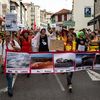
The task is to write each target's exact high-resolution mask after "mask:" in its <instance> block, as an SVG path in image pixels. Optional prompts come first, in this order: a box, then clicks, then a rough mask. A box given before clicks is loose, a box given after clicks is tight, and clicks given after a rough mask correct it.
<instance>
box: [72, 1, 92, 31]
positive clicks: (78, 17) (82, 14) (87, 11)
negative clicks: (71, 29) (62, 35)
mask: <svg viewBox="0 0 100 100" xmlns="http://www.w3.org/2000/svg"><path fill="white" fill-rule="evenodd" d="M93 8H94V0H73V20H74V21H75V30H76V31H79V30H80V29H83V28H90V29H91V30H93V26H87V23H88V22H89V21H90V20H91V19H93V11H94V9H93Z"/></svg>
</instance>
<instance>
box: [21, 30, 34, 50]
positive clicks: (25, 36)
mask: <svg viewBox="0 0 100 100" xmlns="http://www.w3.org/2000/svg"><path fill="white" fill-rule="evenodd" d="M20 46H21V51H22V52H31V51H32V45H31V39H30V38H29V31H28V30H24V31H22V33H21V35H20Z"/></svg>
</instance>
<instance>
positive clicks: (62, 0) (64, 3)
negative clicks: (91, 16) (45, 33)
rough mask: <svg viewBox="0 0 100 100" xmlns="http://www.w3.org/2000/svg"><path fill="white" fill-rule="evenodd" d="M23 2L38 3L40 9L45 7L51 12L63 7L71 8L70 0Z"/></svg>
mask: <svg viewBox="0 0 100 100" xmlns="http://www.w3.org/2000/svg"><path fill="white" fill-rule="evenodd" d="M23 2H33V3H34V4H35V5H39V6H40V7H41V9H42V10H43V9H46V10H47V11H50V12H53V13H55V12H57V11H59V10H61V9H63V8H65V9H69V10H71V9H72V0H23Z"/></svg>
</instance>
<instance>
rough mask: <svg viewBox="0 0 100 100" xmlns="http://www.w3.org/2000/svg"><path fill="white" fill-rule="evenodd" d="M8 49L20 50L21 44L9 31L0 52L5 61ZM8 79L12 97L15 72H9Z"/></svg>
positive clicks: (9, 92)
mask: <svg viewBox="0 0 100 100" xmlns="http://www.w3.org/2000/svg"><path fill="white" fill-rule="evenodd" d="M6 49H7V50H14V51H18V50H20V45H19V44H18V42H17V41H15V40H13V39H12V38H11V34H10V33H9V32H7V33H6V35H5V40H4V43H3V45H2V46H1V47H0V53H1V54H0V55H1V56H2V58H3V62H5V54H6ZM6 79H7V85H8V95H9V96H10V97H11V96H13V87H12V81H13V74H12V73H7V74H6Z"/></svg>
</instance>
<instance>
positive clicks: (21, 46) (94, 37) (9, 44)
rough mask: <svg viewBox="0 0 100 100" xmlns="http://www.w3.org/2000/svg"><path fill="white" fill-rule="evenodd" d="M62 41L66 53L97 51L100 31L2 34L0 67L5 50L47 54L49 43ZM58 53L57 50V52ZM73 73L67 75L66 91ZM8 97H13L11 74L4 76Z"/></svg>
mask: <svg viewBox="0 0 100 100" xmlns="http://www.w3.org/2000/svg"><path fill="white" fill-rule="evenodd" d="M52 39H54V40H62V41H63V43H64V48H63V50H64V52H65V51H66V52H67V51H71V52H72V51H99V50H100V30H96V31H95V32H92V31H91V30H90V29H82V30H80V31H79V32H77V33H75V32H74V28H70V29H68V30H67V29H66V28H62V30H60V31H58V30H56V27H53V28H49V29H45V28H42V29H37V30H35V31H34V30H25V29H24V30H20V31H18V32H3V34H0V65H2V66H3V65H4V62H5V53H6V49H9V50H14V51H22V52H49V51H50V45H51V44H50V41H51V40H52ZM58 51H59V50H58ZM72 76H73V72H71V73H67V82H68V89H69V91H70V92H71V91H72V82H71V81H72ZM6 79H7V83H8V95H9V96H13V88H12V79H13V74H11V73H9V74H6Z"/></svg>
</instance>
